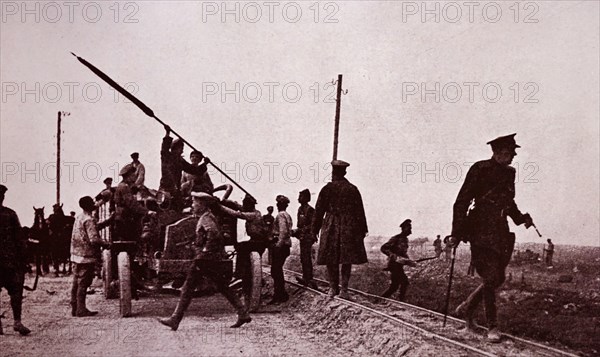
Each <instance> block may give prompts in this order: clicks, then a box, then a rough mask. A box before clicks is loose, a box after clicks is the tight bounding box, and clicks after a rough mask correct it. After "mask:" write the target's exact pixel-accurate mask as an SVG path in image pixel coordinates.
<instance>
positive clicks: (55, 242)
mask: <svg viewBox="0 0 600 357" xmlns="http://www.w3.org/2000/svg"><path fill="white" fill-rule="evenodd" d="M62 207H63V206H62V205H58V204H55V205H54V206H53V210H54V212H53V213H52V214H51V215H50V216H48V227H49V228H50V238H51V242H50V252H51V254H52V262H53V265H54V274H55V275H56V276H58V274H59V273H60V265H61V264H62V265H63V267H62V273H63V274H67V266H68V267H69V273H70V272H71V262H70V261H69V257H70V249H71V233H72V231H73V222H74V218H72V217H68V216H66V215H65V213H64V212H63V209H62Z"/></svg>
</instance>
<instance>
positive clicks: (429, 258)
mask: <svg viewBox="0 0 600 357" xmlns="http://www.w3.org/2000/svg"><path fill="white" fill-rule="evenodd" d="M437 258H438V256H437V255H436V256H435V257H427V258H421V259H417V260H415V262H417V263H419V262H424V261H426V260H431V259H437Z"/></svg>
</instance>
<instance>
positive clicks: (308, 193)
mask: <svg viewBox="0 0 600 357" xmlns="http://www.w3.org/2000/svg"><path fill="white" fill-rule="evenodd" d="M300 194H301V195H307V196H309V197H310V191H309V190H308V188H305V189H304V190H302V191H300Z"/></svg>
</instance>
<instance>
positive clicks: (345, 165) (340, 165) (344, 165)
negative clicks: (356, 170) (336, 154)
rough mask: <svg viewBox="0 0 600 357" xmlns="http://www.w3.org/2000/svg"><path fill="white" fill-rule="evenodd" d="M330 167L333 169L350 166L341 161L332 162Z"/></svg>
mask: <svg viewBox="0 0 600 357" xmlns="http://www.w3.org/2000/svg"><path fill="white" fill-rule="evenodd" d="M331 166H333V167H348V166H350V164H349V163H347V162H346V161H343V160H333V161H332V162H331Z"/></svg>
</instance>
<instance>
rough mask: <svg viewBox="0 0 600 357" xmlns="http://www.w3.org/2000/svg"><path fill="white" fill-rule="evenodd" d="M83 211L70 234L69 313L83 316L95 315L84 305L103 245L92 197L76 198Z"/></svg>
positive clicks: (95, 312) (76, 219)
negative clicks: (70, 286) (71, 275)
mask: <svg viewBox="0 0 600 357" xmlns="http://www.w3.org/2000/svg"><path fill="white" fill-rule="evenodd" d="M79 207H81V209H82V212H81V214H79V216H77V217H76V218H75V223H74V225H73V235H72V237H71V262H72V263H73V264H74V265H75V267H74V268H73V273H74V274H73V286H72V288H71V316H77V317H86V316H94V315H96V314H98V311H90V310H88V308H87V307H86V303H85V297H86V291H87V288H89V287H90V285H92V281H93V280H94V273H95V269H96V264H97V263H98V261H97V259H98V256H99V255H100V248H101V245H102V244H103V242H102V239H101V238H100V234H99V233H98V226H97V224H96V219H95V218H94V213H93V212H94V209H95V204H94V200H93V199H92V198H91V197H89V196H85V197H82V198H81V199H80V200H79Z"/></svg>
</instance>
